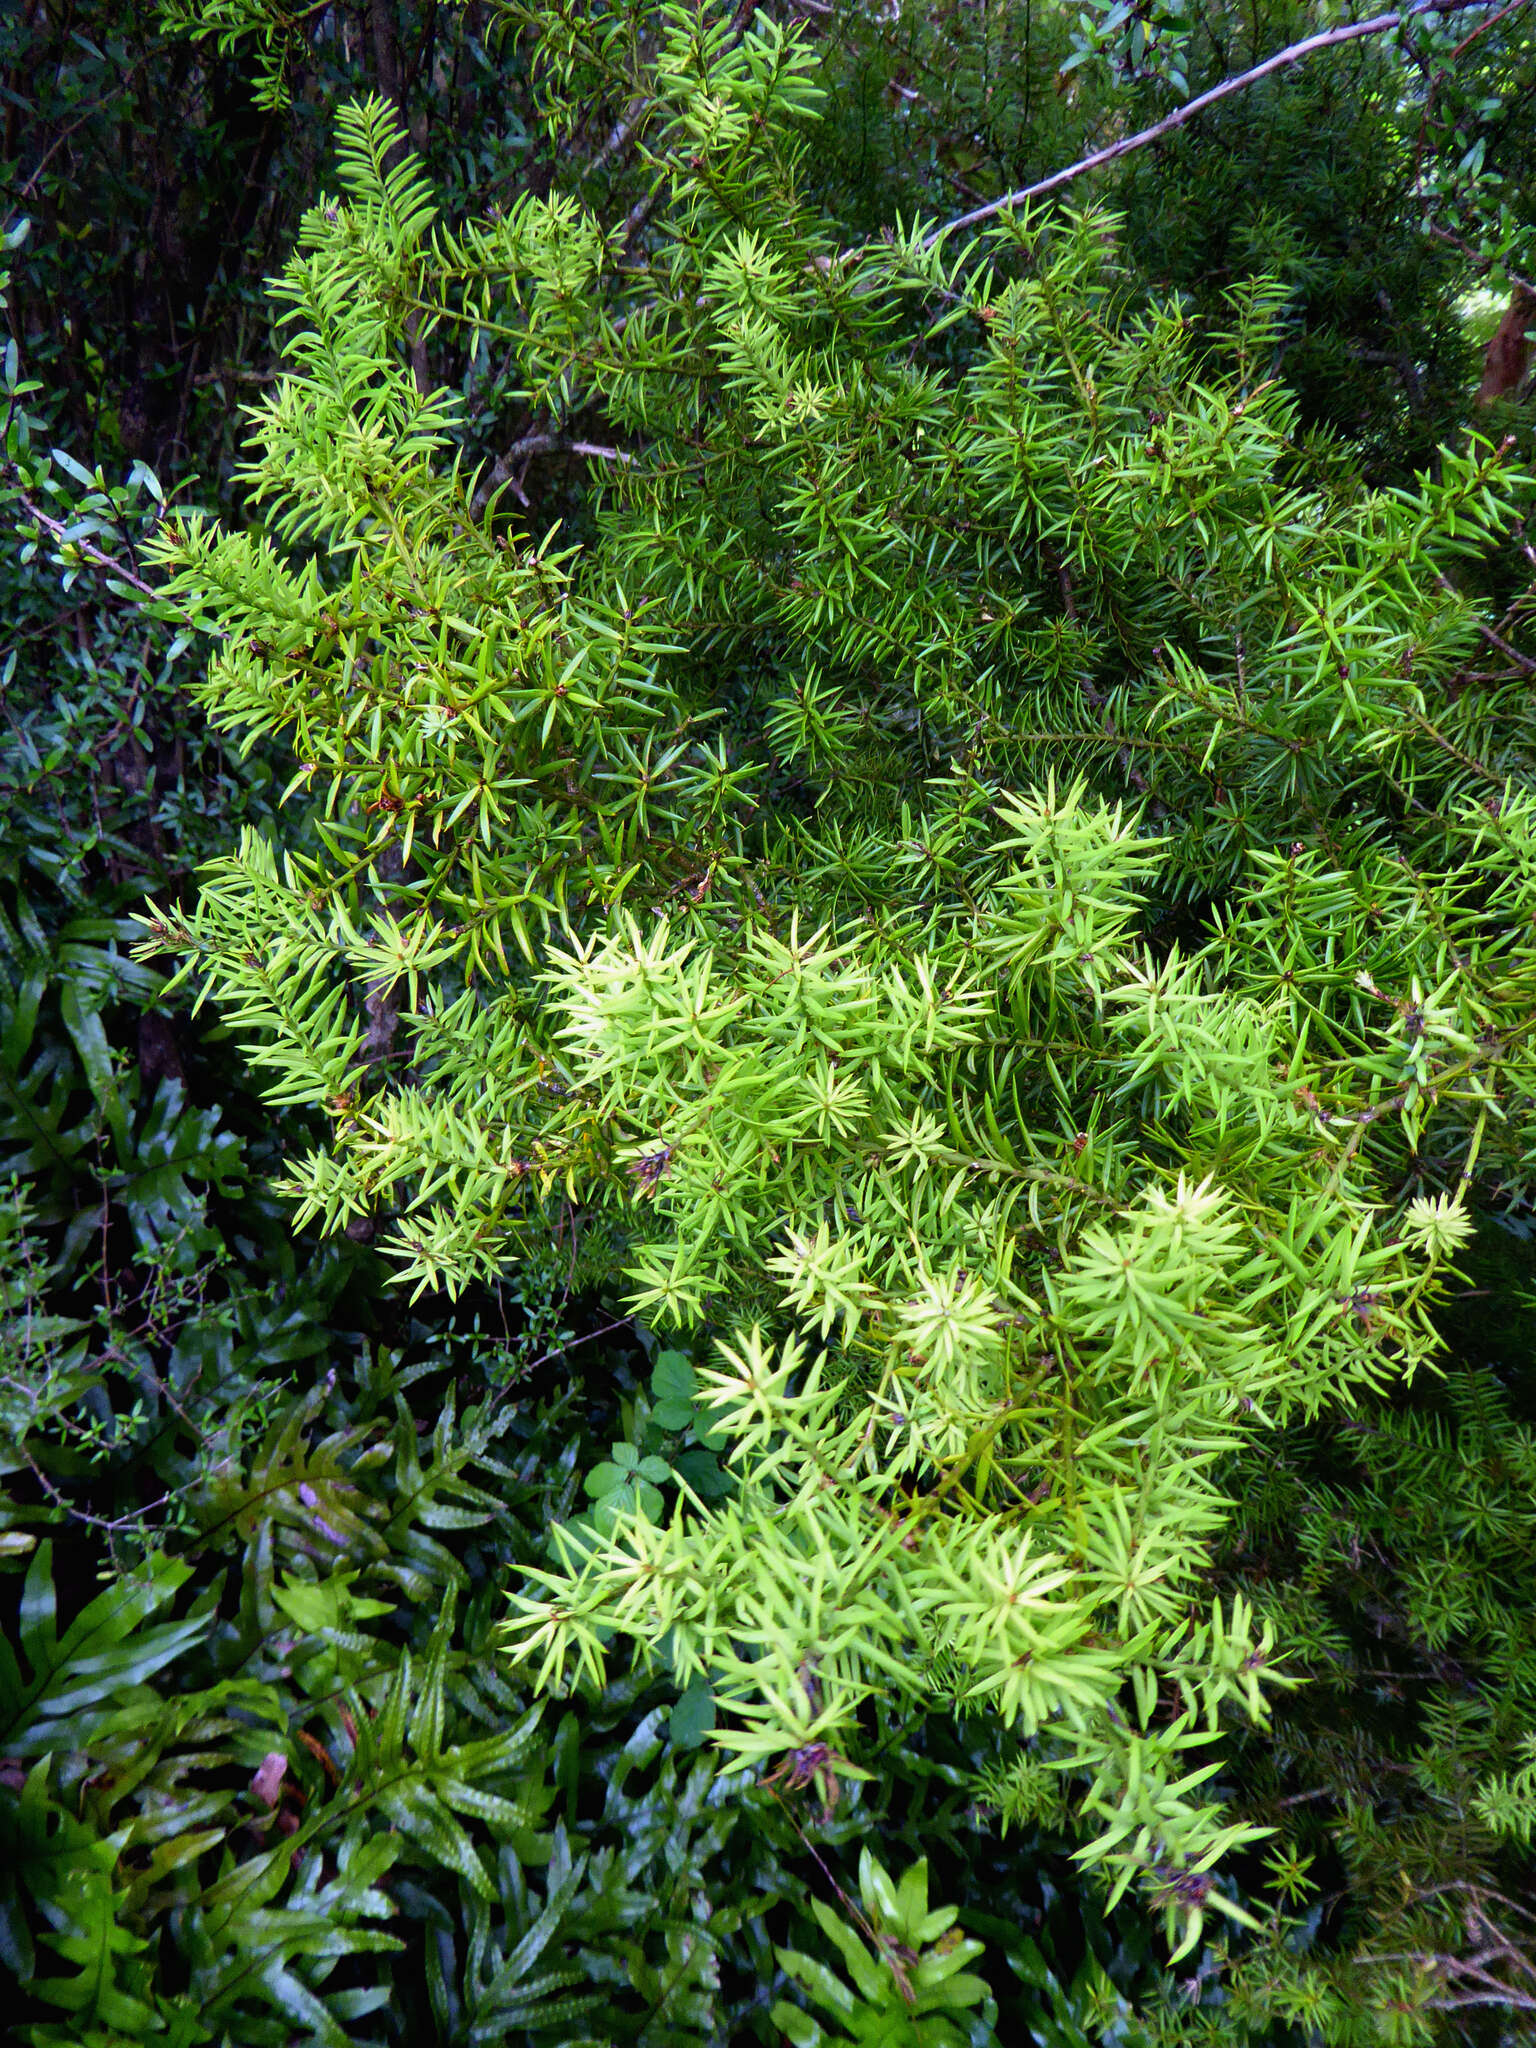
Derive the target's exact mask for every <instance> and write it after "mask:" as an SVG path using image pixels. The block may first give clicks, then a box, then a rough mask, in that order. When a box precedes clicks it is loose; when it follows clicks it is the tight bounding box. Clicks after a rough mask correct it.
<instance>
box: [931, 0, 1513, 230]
mask: <svg viewBox="0 0 1536 2048" xmlns="http://www.w3.org/2000/svg"><path fill="white" fill-rule="evenodd" d="M1494 4H1495V0H1419V4H1418V5H1417V6H1413V7H1404V8H1402V9H1397V8H1394V9H1393V10H1392V12H1391V13H1390V14H1373V15H1372V16H1371V17H1370V19H1369V20H1367V21H1349V22H1345V23H1343V24H1342V25H1341V26H1340V27H1338V28H1329V29H1322V30H1320V31H1319V32H1318V33H1317V34H1316V35H1314V36H1304V37H1303V38H1302V40H1301V41H1300V42H1299V43H1292V44H1290V45H1289V47H1288V48H1286V49H1284V50H1277V51H1276V52H1275V54H1274V56H1272V57H1266V58H1265V59H1264V61H1263V63H1262V64H1255V65H1254V66H1253V68H1252V69H1251V70H1248V71H1240V72H1238V73H1237V75H1236V76H1235V77H1232V78H1224V79H1223V80H1222V81H1221V83H1220V85H1213V86H1212V87H1211V89H1210V91H1209V92H1203V93H1201V94H1200V96H1199V97H1198V99H1192V100H1190V101H1189V102H1188V103H1187V104H1186V105H1184V106H1182V107H1176V108H1175V109H1174V111H1173V112H1172V113H1171V114H1166V115H1164V117H1163V119H1162V120H1161V121H1154V122H1153V124H1152V126H1151V127H1150V128H1142V129H1140V130H1139V131H1138V132H1137V133H1136V134H1135V135H1126V136H1122V138H1121V139H1120V141H1118V142H1110V143H1106V144H1105V146H1104V148H1103V149H1096V150H1094V151H1093V152H1092V154H1091V155H1089V156H1085V157H1081V158H1080V159H1079V160H1078V162H1076V163H1075V164H1068V165H1067V167H1066V169H1065V170H1060V171H1052V173H1051V175H1050V176H1049V177H1048V178H1040V179H1037V181H1036V182H1035V183H1034V184H1033V185H1024V186H1021V187H1020V189H1019V190H1018V191H1017V192H1005V193H1004V194H1003V196H1002V198H1001V199H994V200H992V201H991V202H990V203H989V204H988V205H986V206H978V207H975V208H974V209H973V210H972V211H971V212H970V213H963V214H961V215H960V216H959V218H958V219H957V220H951V221H946V222H945V224H944V225H943V227H940V228H935V229H934V231H933V233H932V234H931V235H929V236H927V237H926V239H925V241H924V244H923V246H924V247H925V248H928V249H931V248H932V247H933V246H934V244H935V243H936V242H940V241H942V240H943V239H944V237H945V236H946V235H952V234H953V233H954V232H955V231H956V229H957V228H969V227H974V226H975V225H976V223H977V221H981V220H988V219H990V218H991V216H992V215H993V214H995V213H1004V212H1006V211H1007V210H1008V209H1009V208H1010V207H1014V206H1023V205H1024V204H1025V203H1026V201H1028V200H1031V199H1043V198H1044V197H1045V195H1046V193H1047V192H1055V191H1059V190H1060V188H1061V187H1062V186H1063V185H1070V184H1071V183H1072V182H1073V181H1074V179H1077V178H1081V177H1082V176H1084V174H1085V173H1086V172H1088V171H1096V170H1097V169H1098V168H1099V167H1100V165H1102V164H1108V163H1113V162H1114V161H1115V159H1116V158H1117V157H1122V156H1129V155H1130V154H1131V152H1132V151H1133V150H1137V149H1145V148H1146V147H1147V145H1148V143H1151V142H1157V141H1159V140H1161V138H1162V137H1163V136H1165V135H1171V134H1172V133H1173V131H1174V130H1175V129H1176V128H1182V127H1183V126H1184V124H1185V122H1186V121H1192V120H1194V118H1195V116H1196V115H1197V114H1202V113H1204V111H1205V110H1206V108H1207V107H1213V106H1215V104H1216V102H1217V101H1218V100H1224V99H1228V98H1230V97H1231V95H1232V94H1233V93H1236V92H1243V91H1246V89H1247V88H1248V87H1249V86H1250V85H1255V84H1257V82H1258V81H1259V79H1261V78H1267V77H1268V76H1269V75H1270V73H1271V72H1273V71H1283V70H1284V69H1285V68H1286V66H1287V65H1290V64H1298V63H1300V61H1301V60H1302V58H1304V57H1310V56H1312V55H1313V53H1314V52H1315V51H1318V50H1327V49H1331V48H1332V47H1333V46H1334V45H1335V44H1338V43H1355V42H1359V41H1360V40H1361V38H1362V37H1364V36H1381V35H1386V34H1387V33H1388V31H1389V30H1391V29H1394V28H1399V27H1401V25H1402V24H1403V23H1404V22H1405V21H1410V20H1412V19H1413V18H1414V17H1415V16H1417V15H1421V14H1462V13H1469V12H1471V11H1473V9H1475V8H1476V7H1478V6H1483V7H1491V6H1493V5H1494ZM1520 4H1522V5H1523V4H1526V0H1520ZM1500 11H1501V12H1505V13H1507V12H1508V8H1507V7H1504V8H1501V10H1500ZM1490 26H1491V24H1490Z"/></svg>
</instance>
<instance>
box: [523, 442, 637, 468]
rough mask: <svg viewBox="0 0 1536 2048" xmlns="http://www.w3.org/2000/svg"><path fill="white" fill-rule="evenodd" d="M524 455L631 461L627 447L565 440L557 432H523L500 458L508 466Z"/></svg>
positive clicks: (631, 456)
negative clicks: (587, 457) (579, 456)
mask: <svg viewBox="0 0 1536 2048" xmlns="http://www.w3.org/2000/svg"><path fill="white" fill-rule="evenodd" d="M525 455H590V456H591V457H592V459H593V460H594V461H595V462H626V463H627V462H633V461H634V459H635V458H634V456H633V455H631V454H630V452H629V450H628V449H627V448H605V447H604V446H603V445H602V444H601V443H600V442H597V441H567V440H565V439H564V438H563V437H562V436H561V435H559V434H524V436H523V438H522V440H521V441H514V442H513V443H512V446H511V447H510V448H508V449H507V450H506V452H505V453H504V454H503V456H502V458H501V460H502V461H503V462H504V463H506V464H507V465H508V467H509V468H510V467H511V465H512V464H513V463H514V462H518V461H521V459H522V458H523V457H524V456H525Z"/></svg>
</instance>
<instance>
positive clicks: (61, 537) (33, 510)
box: [16, 491, 160, 597]
mask: <svg viewBox="0 0 1536 2048" xmlns="http://www.w3.org/2000/svg"><path fill="white" fill-rule="evenodd" d="M16 499H17V503H18V504H20V505H22V506H23V507H25V509H26V513H27V516H28V518H29V519H33V520H35V521H36V522H37V524H38V525H39V526H41V527H42V528H43V529H44V531H45V532H47V533H50V534H52V536H53V538H54V539H55V540H56V541H58V542H59V543H60V544H61V545H62V546H66V547H72V548H73V549H74V550H75V552H76V553H77V554H81V555H84V557H85V559H86V560H87V561H88V562H94V563H95V564H96V566H97V567H98V568H100V569H109V570H110V571H111V572H112V574H113V575H114V576H120V577H121V578H122V580H123V581H124V583H127V584H130V585H131V586H132V587H133V588H134V589H135V590H136V591H137V592H138V593H139V595H140V597H158V596H159V595H160V593H159V591H158V590H156V588H155V586H154V585H153V584H152V583H146V582H145V581H144V579H143V577H142V576H139V575H137V574H136V573H135V572H134V571H133V570H132V569H130V568H129V567H128V566H127V564H126V563H124V562H120V561H118V559H117V558H116V556H115V555H104V554H103V553H102V551H101V549H100V548H98V547H93V546H92V544H91V543H90V542H89V541H88V540H81V539H80V538H79V537H78V536H77V535H75V534H72V533H71V532H70V530H69V528H68V527H67V526H66V525H65V524H64V522H63V521H62V520H60V519H54V518H52V517H51V516H50V515H49V514H48V513H46V512H45V511H44V510H43V508H42V506H41V505H39V504H37V503H36V502H35V501H34V500H33V499H32V498H30V497H28V495H27V493H26V492H25V491H18V492H17V493H16Z"/></svg>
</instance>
